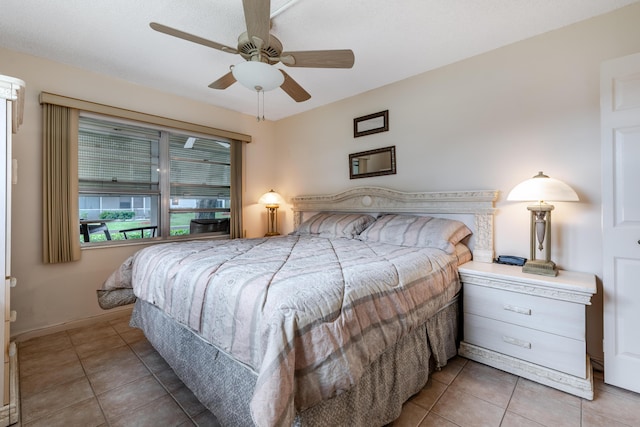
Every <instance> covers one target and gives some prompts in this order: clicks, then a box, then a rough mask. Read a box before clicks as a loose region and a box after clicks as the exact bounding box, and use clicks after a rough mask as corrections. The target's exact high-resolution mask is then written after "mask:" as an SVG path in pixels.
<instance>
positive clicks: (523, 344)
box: [502, 335, 531, 349]
mask: <svg viewBox="0 0 640 427" xmlns="http://www.w3.org/2000/svg"><path fill="white" fill-rule="evenodd" d="M502 341H504V342H506V343H507V344H512V345H517V346H518V347H522V348H528V349H530V348H531V343H530V342H527V341H522V340H519V339H517V338H513V337H508V336H506V335H503V336H502Z"/></svg>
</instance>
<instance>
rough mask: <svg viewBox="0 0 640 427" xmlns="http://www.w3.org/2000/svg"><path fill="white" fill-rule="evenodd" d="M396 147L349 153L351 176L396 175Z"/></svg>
mask: <svg viewBox="0 0 640 427" xmlns="http://www.w3.org/2000/svg"><path fill="white" fill-rule="evenodd" d="M395 173H396V147H395V145H393V146H391V147H384V148H377V149H375V150H368V151H361V152H359V153H352V154H349V178H351V179H355V178H368V177H371V176H380V175H395Z"/></svg>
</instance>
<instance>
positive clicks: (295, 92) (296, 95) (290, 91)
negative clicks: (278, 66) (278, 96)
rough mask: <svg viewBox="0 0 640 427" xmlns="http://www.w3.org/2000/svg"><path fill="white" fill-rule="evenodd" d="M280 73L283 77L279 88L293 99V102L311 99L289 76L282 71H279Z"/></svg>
mask: <svg viewBox="0 0 640 427" xmlns="http://www.w3.org/2000/svg"><path fill="white" fill-rule="evenodd" d="M280 72H281V73H282V75H283V76H284V82H283V83H282V85H281V86H280V87H281V88H282V90H284V91H285V92H286V93H287V95H289V96H290V97H291V98H293V100H294V101H296V102H303V101H306V100H308V99H310V98H311V95H309V92H307V91H306V90H304V89H303V88H302V86H300V85H299V84H298V83H297V82H296V81H295V80H293V79H292V78H291V76H289V74H287V73H285V72H284V71H283V70H280Z"/></svg>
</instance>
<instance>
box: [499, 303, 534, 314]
mask: <svg viewBox="0 0 640 427" xmlns="http://www.w3.org/2000/svg"><path fill="white" fill-rule="evenodd" d="M502 308H504V309H505V310H507V311H513V312H514V313H520V314H525V315H527V316H531V309H530V308H522V307H516V306H515V305H510V304H505V305H504V307H502Z"/></svg>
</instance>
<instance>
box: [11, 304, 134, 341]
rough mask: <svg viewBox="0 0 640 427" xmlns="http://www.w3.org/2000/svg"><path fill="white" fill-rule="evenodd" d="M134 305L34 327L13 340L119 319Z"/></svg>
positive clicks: (13, 337) (12, 338) (24, 339)
mask: <svg viewBox="0 0 640 427" xmlns="http://www.w3.org/2000/svg"><path fill="white" fill-rule="evenodd" d="M132 310H133V305H127V306H124V307H122V308H113V309H111V310H109V312H108V313H105V314H100V315H98V316H92V317H88V318H86V319H79V320H74V321H71V322H66V323H61V324H58V325H52V326H47V327H45V328H40V329H33V330H31V331H26V332H21V333H19V334H16V335H14V336H12V337H11V340H12V341H15V342H18V343H19V342H24V341H27V340H30V339H32V338H37V337H41V336H44V335H50V334H55V333H56V332H62V331H67V330H69V329H75V328H82V327H85V326H91V325H94V324H96V323H101V322H106V321H109V320H113V319H117V318H119V317H122V316H124V315H127V314H131V311H132Z"/></svg>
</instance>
